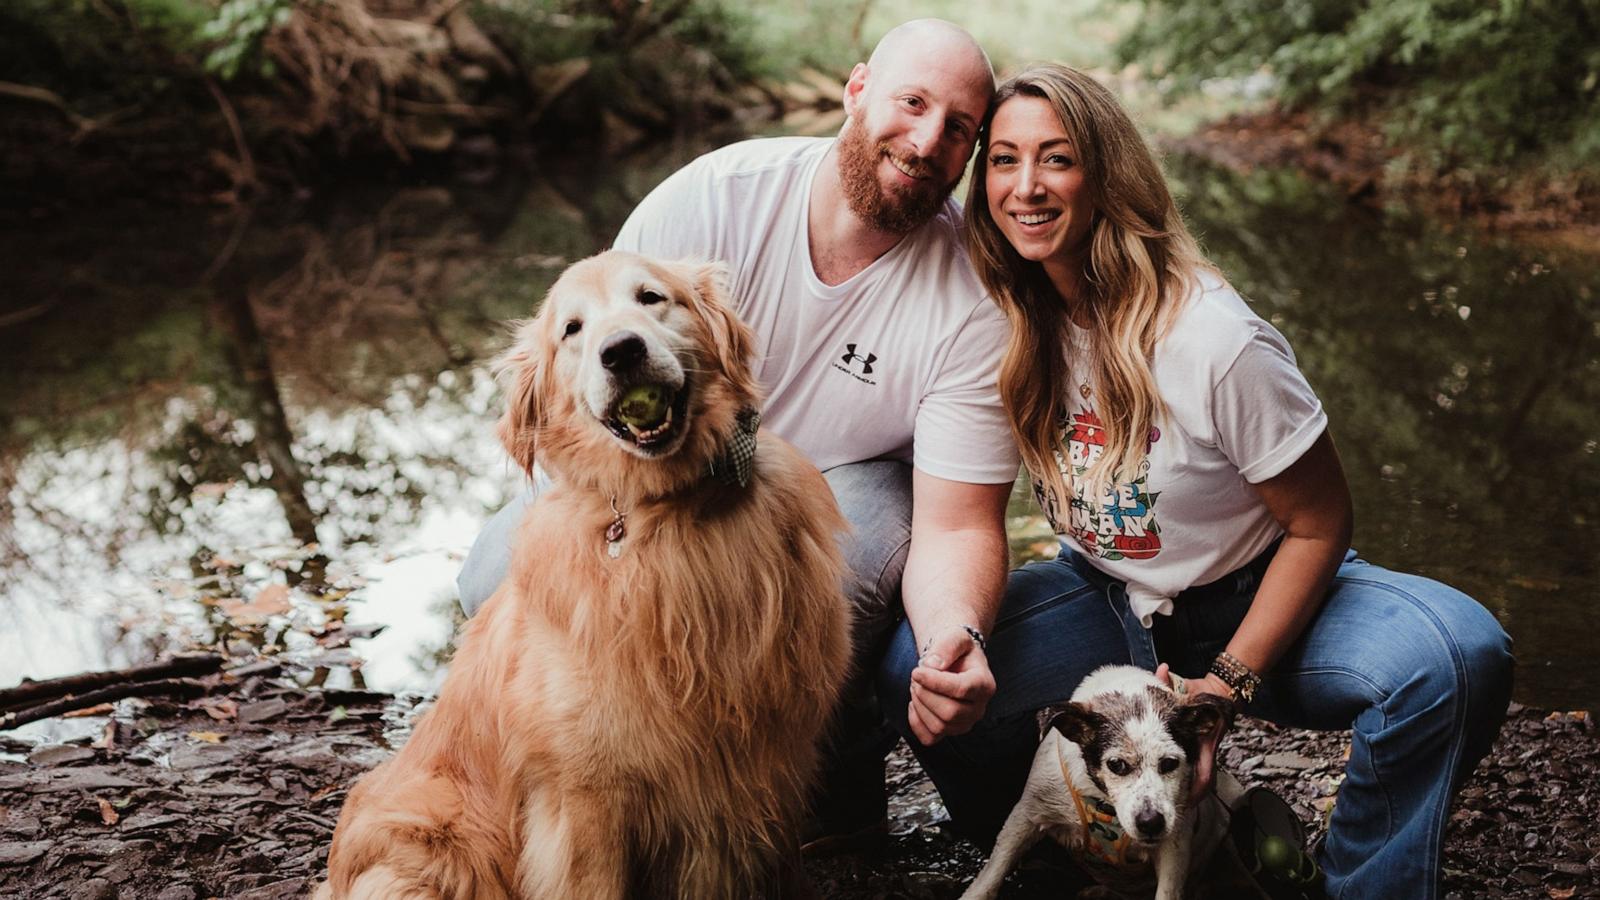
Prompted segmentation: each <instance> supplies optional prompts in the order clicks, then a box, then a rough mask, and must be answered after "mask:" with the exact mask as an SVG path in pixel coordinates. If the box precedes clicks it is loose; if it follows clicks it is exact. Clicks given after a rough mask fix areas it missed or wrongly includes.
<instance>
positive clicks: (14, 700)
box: [0, 653, 226, 727]
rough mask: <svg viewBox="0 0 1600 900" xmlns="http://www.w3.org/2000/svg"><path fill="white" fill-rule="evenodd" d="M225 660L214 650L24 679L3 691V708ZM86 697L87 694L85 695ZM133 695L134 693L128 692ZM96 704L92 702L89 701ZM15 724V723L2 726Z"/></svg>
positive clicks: (205, 669)
mask: <svg viewBox="0 0 1600 900" xmlns="http://www.w3.org/2000/svg"><path fill="white" fill-rule="evenodd" d="M224 662H226V659H225V658H224V657H222V656H218V655H217V654H215V653H205V654H195V655H191V656H177V657H173V658H172V659H164V660H161V661H160V662H154V663H148V664H146V665H142V666H132V667H130V668H126V669H113V670H111V671H108V672H85V673H83V674H80V675H67V676H65V677H63V678H49V679H46V680H44V681H32V680H29V679H26V678H24V679H23V680H22V683H21V684H19V685H17V686H16V687H9V688H6V689H4V690H0V711H9V710H14V709H21V708H23V707H30V706H34V705H36V704H39V703H42V702H44V701H46V700H53V699H55V698H57V697H68V696H72V695H78V694H82V692H84V691H95V690H96V689H98V688H104V687H107V686H110V685H127V684H136V683H140V682H150V681H156V680H158V679H172V678H178V677H182V676H194V675H209V674H211V673H212V672H215V671H217V670H218V669H220V668H222V664H223V663H224ZM83 696H87V695H86V694H84V695H83ZM128 696H132V695H128ZM96 702H99V701H96ZM90 705H93V704H90ZM0 727H13V726H0Z"/></svg>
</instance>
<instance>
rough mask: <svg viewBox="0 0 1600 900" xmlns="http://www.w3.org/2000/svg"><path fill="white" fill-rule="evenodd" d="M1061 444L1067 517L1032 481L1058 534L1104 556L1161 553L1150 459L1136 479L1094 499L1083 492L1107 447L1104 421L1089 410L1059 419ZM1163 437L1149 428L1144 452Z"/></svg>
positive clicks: (1109, 486) (1145, 556)
mask: <svg viewBox="0 0 1600 900" xmlns="http://www.w3.org/2000/svg"><path fill="white" fill-rule="evenodd" d="M1062 426H1063V427H1062V444H1063V446H1064V450H1065V455H1063V454H1062V453H1061V452H1060V451H1058V452H1057V454H1056V461H1057V463H1058V464H1059V465H1060V466H1061V470H1062V473H1063V474H1067V475H1070V476H1072V477H1071V484H1072V492H1073V497H1072V501H1071V503H1070V504H1069V514H1068V521H1066V522H1062V521H1061V519H1060V513H1061V510H1060V505H1059V504H1058V503H1056V502H1055V498H1054V497H1053V496H1047V495H1049V494H1050V492H1049V491H1047V490H1045V489H1044V486H1043V485H1042V484H1040V483H1038V482H1035V485H1034V490H1035V492H1036V493H1037V494H1039V497H1040V505H1041V506H1042V507H1043V508H1044V511H1045V515H1046V516H1048V517H1049V519H1050V521H1051V522H1052V523H1053V524H1054V525H1055V528H1056V530H1057V531H1058V532H1061V533H1064V534H1069V535H1071V536H1072V537H1073V539H1075V540H1076V541H1077V542H1078V543H1079V545H1081V546H1082V547H1083V548H1084V549H1085V550H1087V551H1088V552H1090V553H1093V554H1094V555H1096V556H1099V557H1101V558H1102V559H1106V560H1111V561H1115V560H1120V559H1152V558H1154V557H1155V556H1156V555H1157V554H1159V553H1160V552H1161V526H1160V524H1159V523H1158V522H1156V518H1155V505H1156V498H1158V497H1159V496H1160V493H1159V492H1152V491H1151V490H1150V489H1149V474H1150V461H1149V460H1148V459H1147V460H1145V461H1143V462H1142V463H1141V464H1140V466H1139V474H1138V477H1137V478H1134V479H1133V480H1131V481H1114V482H1111V483H1109V484H1107V485H1105V487H1104V488H1103V489H1102V491H1101V495H1100V497H1099V500H1098V502H1090V500H1089V498H1088V497H1087V496H1086V495H1087V493H1088V484H1087V479H1086V478H1085V475H1086V474H1087V473H1088V471H1089V469H1090V467H1091V466H1093V465H1094V463H1095V461H1096V460H1098V459H1099V458H1100V454H1101V453H1102V452H1103V451H1104V450H1105V443H1106V440H1105V423H1104V422H1102V421H1101V419H1100V417H1099V416H1098V415H1097V414H1096V413H1095V411H1094V410H1093V409H1083V410H1080V411H1079V412H1076V413H1073V414H1072V416H1071V419H1070V420H1069V421H1067V422H1063V423H1062ZM1160 439H1161V430H1160V429H1158V428H1152V429H1150V434H1149V436H1148V440H1147V442H1146V444H1145V452H1146V453H1147V454H1148V453H1149V452H1150V447H1151V445H1153V444H1154V443H1155V442H1156V441H1159V440H1160Z"/></svg>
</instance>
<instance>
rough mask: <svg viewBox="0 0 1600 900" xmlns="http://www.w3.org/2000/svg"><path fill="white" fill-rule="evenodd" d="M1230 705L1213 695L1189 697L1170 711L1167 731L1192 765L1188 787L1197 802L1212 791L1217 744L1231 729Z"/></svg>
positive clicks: (1232, 710)
mask: <svg viewBox="0 0 1600 900" xmlns="http://www.w3.org/2000/svg"><path fill="white" fill-rule="evenodd" d="M1233 716H1234V707H1233V701H1231V700H1228V699H1225V698H1223V697H1219V696H1217V695H1216V694H1190V695H1189V696H1188V697H1186V698H1184V701H1183V702H1182V703H1180V704H1178V705H1177V707H1176V708H1174V709H1173V711H1172V717H1171V718H1170V719H1168V720H1167V730H1168V731H1170V732H1171V733H1172V739H1173V740H1175V741H1177V742H1178V746H1180V747H1182V748H1183V752H1184V753H1187V754H1188V755H1189V761H1190V762H1192V763H1193V764H1194V777H1193V780H1192V781H1190V783H1189V799H1190V801H1191V802H1193V801H1195V800H1197V799H1198V798H1199V797H1200V796H1201V795H1202V794H1204V793H1205V792H1206V791H1208V790H1210V789H1211V784H1212V778H1213V775H1214V771H1215V767H1216V759H1217V744H1218V743H1220V742H1221V741H1222V735H1223V734H1224V733H1225V732H1226V731H1227V730H1228V728H1229V727H1230V726H1232V725H1233Z"/></svg>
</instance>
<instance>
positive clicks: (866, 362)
mask: <svg viewBox="0 0 1600 900" xmlns="http://www.w3.org/2000/svg"><path fill="white" fill-rule="evenodd" d="M844 349H846V350H848V351H849V352H848V353H846V354H845V355H844V356H842V357H840V359H843V360H844V361H845V362H847V363H850V362H857V361H859V362H860V363H861V374H863V375H871V374H872V364H873V363H875V362H877V361H878V354H876V353H868V354H867V355H866V356H862V355H861V354H859V353H857V352H856V345H855V344H845V345H844Z"/></svg>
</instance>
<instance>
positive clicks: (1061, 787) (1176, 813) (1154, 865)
mask: <svg viewBox="0 0 1600 900" xmlns="http://www.w3.org/2000/svg"><path fill="white" fill-rule="evenodd" d="M1232 720H1233V706H1232V704H1230V703H1228V702H1227V701H1226V700H1223V699H1222V698H1220V697H1216V696H1214V695H1211V694H1197V695H1194V696H1191V697H1188V698H1186V699H1183V700H1180V699H1179V698H1178V696H1177V695H1176V694H1175V693H1174V692H1173V690H1172V688H1171V686H1170V685H1168V684H1166V683H1164V682H1162V681H1161V680H1159V679H1157V678H1156V677H1155V675H1154V674H1152V673H1151V672H1148V671H1145V670H1144V669H1139V668H1136V667H1134V666H1103V667H1101V668H1099V669H1096V670H1095V671H1094V672H1091V673H1090V674H1089V676H1088V677H1087V678H1085V679H1084V680H1083V682H1082V683H1081V684H1080V685H1079V686H1078V688H1077V690H1076V691H1074V692H1073V695H1072V701H1071V702H1070V703H1069V704H1067V705H1066V706H1065V707H1064V708H1062V709H1060V710H1059V711H1058V712H1055V713H1054V715H1053V717H1052V718H1051V719H1050V720H1049V725H1048V727H1047V729H1046V733H1045V737H1044V740H1043V741H1042V742H1041V743H1040V745H1039V751H1038V753H1037V754H1035V756H1034V760H1033V768H1032V770H1031V771H1030V772H1029V774H1028V783H1027V786H1026V787H1025V788H1023V794H1022V799H1021V800H1019V801H1018V802H1017V805H1016V807H1015V808H1014V809H1013V810H1012V811H1011V815H1010V816H1009V817H1007V819H1006V823H1005V826H1004V827H1003V828H1002V829H1001V831H1000V836H999V838H998V839H997V840H996V841H995V848H994V853H993V854H991V855H990V857H989V861H988V863H987V864H985V865H984V867H983V870H982V871H981V872H979V873H978V877H977V878H976V879H975V880H974V881H973V882H972V885H971V886H970V887H968V888H967V891H966V893H965V894H963V895H962V898H963V900H984V898H991V897H994V896H995V895H996V894H997V893H998V892H999V890H1000V885H1001V883H1002V881H1003V880H1004V879H1005V876H1006V873H1007V872H1009V871H1010V870H1011V868H1012V866H1014V865H1015V864H1016V862H1017V860H1018V859H1019V858H1020V857H1021V855H1022V854H1023V852H1024V851H1026V850H1027V849H1028V848H1029V847H1031V846H1032V845H1033V844H1034V842H1035V841H1037V840H1038V839H1039V837H1041V836H1042V835H1045V834H1048V835H1050V836H1051V837H1053V838H1055V839H1056V840H1057V841H1059V842H1060V843H1061V844H1062V845H1063V846H1065V847H1067V848H1068V849H1069V850H1071V851H1073V854H1074V856H1075V857H1077V858H1078V859H1079V860H1080V862H1084V863H1085V866H1084V868H1085V869H1086V870H1087V871H1088V872H1089V873H1090V874H1091V875H1092V876H1093V877H1094V878H1095V879H1096V880H1097V881H1098V882H1099V883H1100V885H1101V886H1102V887H1103V888H1106V889H1108V890H1109V891H1110V892H1112V893H1114V894H1116V895H1123V894H1127V895H1133V896H1146V897H1148V896H1149V895H1150V889H1151V887H1152V886H1153V887H1154V889H1155V896H1156V897H1157V898H1161V900H1171V898H1177V897H1181V896H1183V895H1184V890H1185V886H1186V884H1187V883H1188V882H1189V880H1190V879H1191V878H1192V877H1193V876H1194V875H1195V874H1196V873H1197V872H1199V871H1200V870H1201V869H1203V868H1204V867H1205V865H1206V863H1207V861H1208V860H1209V859H1210V858H1211V854H1212V853H1213V851H1215V850H1216V848H1217V845H1218V844H1219V843H1220V842H1221V840H1222V838H1223V837H1224V835H1225V832H1226V830H1227V813H1226V809H1227V807H1228V806H1229V805H1231V804H1232V802H1233V801H1234V800H1235V799H1236V798H1237V797H1238V796H1239V794H1240V793H1241V791H1242V789H1241V788H1240V786H1239V783H1238V782H1237V781H1235V780H1234V779H1233V777H1232V776H1230V775H1228V773H1227V772H1225V771H1222V770H1220V769H1218V770H1217V772H1216V779H1215V782H1214V790H1212V791H1209V792H1207V793H1206V794H1205V795H1203V796H1200V797H1195V796H1193V793H1194V792H1193V791H1192V790H1191V788H1192V786H1193V785H1194V784H1195V779H1196V777H1197V775H1198V772H1197V767H1198V766H1201V765H1209V764H1210V760H1211V759H1212V758H1214V755H1215V751H1216V744H1217V741H1218V740H1219V739H1220V738H1221V736H1222V733H1223V732H1224V731H1225V730H1226V729H1227V727H1228V725H1229V724H1230V723H1231V722H1232ZM1063 774H1065V776H1066V777H1067V778H1070V779H1071V781H1072V788H1073V789H1074V790H1076V791H1077V793H1078V794H1079V796H1080V797H1082V798H1083V801H1084V806H1083V807H1081V808H1085V809H1092V808H1093V804H1094V801H1095V799H1099V800H1101V801H1104V802H1106V803H1109V804H1110V806H1111V807H1113V808H1114V809H1115V811H1116V812H1115V818H1116V821H1117V824H1118V825H1120V826H1121V829H1122V831H1123V833H1124V834H1126V835H1127V836H1128V837H1127V840H1126V841H1124V842H1123V843H1122V844H1121V846H1120V850H1121V851H1123V852H1124V859H1125V860H1126V862H1127V865H1123V866H1112V865H1106V864H1104V863H1103V861H1101V860H1098V859H1096V858H1094V854H1092V853H1090V852H1088V844H1089V842H1090V841H1093V840H1095V839H1096V838H1095V837H1094V836H1093V835H1092V834H1091V825H1090V823H1088V822H1085V821H1083V817H1082V816H1081V815H1080V813H1079V810H1080V806H1079V803H1078V801H1075V800H1074V799H1073V797H1072V793H1071V791H1069V789H1068V786H1067V784H1066V782H1065V781H1064V780H1063ZM1099 833H1100V834H1101V835H1105V834H1106V832H1105V831H1100V832H1099Z"/></svg>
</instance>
